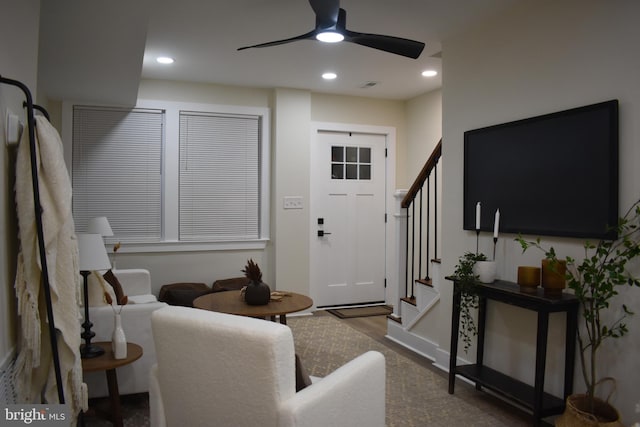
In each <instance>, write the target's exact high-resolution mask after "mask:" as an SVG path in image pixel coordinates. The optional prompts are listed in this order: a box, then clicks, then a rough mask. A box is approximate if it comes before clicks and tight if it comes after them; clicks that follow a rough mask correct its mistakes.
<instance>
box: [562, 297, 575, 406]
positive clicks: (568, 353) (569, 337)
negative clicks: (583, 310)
mask: <svg viewBox="0 0 640 427" xmlns="http://www.w3.org/2000/svg"><path fill="white" fill-rule="evenodd" d="M577 333H578V308H577V307H575V308H573V309H571V310H569V311H567V330H566V338H565V353H564V400H565V401H566V400H567V397H568V396H569V395H570V394H572V393H573V370H574V363H575V360H576V340H577V337H576V335H577Z"/></svg>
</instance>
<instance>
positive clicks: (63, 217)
mask: <svg viewBox="0 0 640 427" xmlns="http://www.w3.org/2000/svg"><path fill="white" fill-rule="evenodd" d="M29 153H30V148H29V136H28V132H27V131H26V130H25V132H24V134H23V137H22V141H21V142H20V146H19V147H18V154H17V161H16V187H15V188H16V205H17V213H18V228H19V230H18V231H19V233H18V235H19V237H20V248H19V252H18V263H17V272H16V281H15V290H16V295H17V298H18V314H19V316H20V324H21V331H20V338H19V353H18V358H17V360H16V375H15V380H16V389H17V391H18V399H19V400H18V401H19V402H22V403H58V392H57V385H56V378H55V369H54V365H53V355H52V352H51V345H50V338H49V328H48V324H47V311H46V310H47V309H46V305H45V297H44V290H43V289H42V283H43V281H42V265H41V262H40V252H39V249H38V236H37V230H36V219H35V212H34V201H33V189H32V180H31V160H30V154H29ZM36 154H37V164H38V182H39V189H40V203H41V205H42V223H43V229H44V242H45V248H46V253H47V268H48V270H49V282H50V287H51V301H52V305H53V317H54V323H55V327H56V335H57V343H58V353H59V356H60V367H61V374H62V382H63V387H64V398H65V403H66V404H68V405H69V408H70V409H71V414H72V425H73V424H75V422H76V418H75V417H76V416H77V414H78V413H79V411H80V409H83V410H84V409H86V408H87V390H86V385H85V384H83V383H82V361H81V359H80V333H81V331H80V322H81V313H80V308H79V301H80V280H81V278H80V274H79V267H78V244H77V241H76V237H75V233H74V225H73V217H72V215H71V182H70V179H69V174H68V172H67V168H66V166H65V163H64V156H63V147H62V141H61V140H60V136H59V135H58V132H57V131H56V129H55V128H54V127H53V126H51V124H50V123H49V122H48V121H47V120H46V119H45V118H44V117H40V116H37V117H36Z"/></svg>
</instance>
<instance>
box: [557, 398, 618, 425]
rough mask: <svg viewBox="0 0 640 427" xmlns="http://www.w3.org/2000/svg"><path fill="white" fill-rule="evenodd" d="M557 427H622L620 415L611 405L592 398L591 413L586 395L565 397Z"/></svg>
mask: <svg viewBox="0 0 640 427" xmlns="http://www.w3.org/2000/svg"><path fill="white" fill-rule="evenodd" d="M556 426H557V427H590V426H600V427H624V426H623V424H622V423H621V422H620V414H618V411H617V410H616V408H614V407H613V405H611V404H609V403H608V402H605V401H604V400H602V399H598V398H597V397H595V398H594V404H593V413H591V410H590V409H589V400H588V399H587V395H586V394H572V395H571V396H569V397H567V406H566V408H565V410H564V413H563V414H562V415H561V416H560V417H559V418H558V419H557V420H556Z"/></svg>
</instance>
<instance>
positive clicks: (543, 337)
mask: <svg viewBox="0 0 640 427" xmlns="http://www.w3.org/2000/svg"><path fill="white" fill-rule="evenodd" d="M548 332H549V313H547V312H542V311H541V312H538V336H537V343H536V378H535V386H534V397H533V423H534V425H535V426H539V425H540V420H541V415H542V397H543V394H544V370H545V365H546V362H547V334H548Z"/></svg>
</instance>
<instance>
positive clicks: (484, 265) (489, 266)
mask: <svg viewBox="0 0 640 427" xmlns="http://www.w3.org/2000/svg"><path fill="white" fill-rule="evenodd" d="M473 274H474V275H475V276H477V277H478V281H479V282H481V283H493V282H494V281H495V280H496V262H495V261H476V264H475V265H474V266H473Z"/></svg>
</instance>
